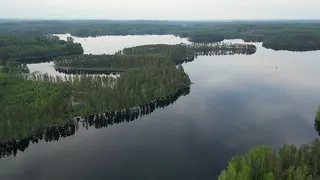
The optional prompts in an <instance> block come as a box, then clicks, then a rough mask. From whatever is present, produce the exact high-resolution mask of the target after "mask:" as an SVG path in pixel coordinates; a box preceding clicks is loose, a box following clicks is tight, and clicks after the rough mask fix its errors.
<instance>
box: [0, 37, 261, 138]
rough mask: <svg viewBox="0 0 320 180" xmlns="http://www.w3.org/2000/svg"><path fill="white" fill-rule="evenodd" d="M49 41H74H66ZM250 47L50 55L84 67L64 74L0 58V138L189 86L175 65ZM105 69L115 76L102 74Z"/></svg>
mask: <svg viewBox="0 0 320 180" xmlns="http://www.w3.org/2000/svg"><path fill="white" fill-rule="evenodd" d="M48 37H50V41H49V42H51V39H55V37H54V36H45V37H44V41H45V40H47V38H48ZM54 41H55V42H56V41H58V42H59V41H60V42H61V44H64V45H65V44H67V43H70V44H71V45H73V44H74V43H73V41H72V40H71V39H69V40H68V41H69V42H68V41H67V42H63V41H61V40H58V39H55V40H54ZM35 42H36V41H35ZM39 43H40V42H39ZM12 44H13V43H12ZM45 44H47V43H45ZM40 45H41V44H40ZM40 45H39V46H40ZM42 45H43V44H42ZM80 47H81V45H80ZM79 49H80V48H79ZM81 49H82V47H81ZM255 51H256V47H255V46H253V45H245V44H219V43H218V44H178V45H159V44H155V45H145V46H137V47H132V48H125V49H123V50H121V51H119V52H117V53H115V54H112V55H90V54H89V55H83V54H81V55H69V56H59V57H56V58H55V59H54V65H55V67H56V68H57V69H60V70H61V71H63V70H64V71H69V70H70V69H65V68H71V69H77V68H84V69H86V70H87V71H86V72H84V71H85V70H83V69H82V71H77V70H75V71H71V73H68V74H69V75H68V76H65V77H60V76H55V77H54V76H50V75H48V74H35V73H31V74H29V72H28V68H27V66H26V65H25V63H29V62H30V59H19V60H17V61H15V60H12V59H11V60H5V61H2V65H1V66H0V68H1V71H2V72H3V73H2V74H0V88H1V89H0V90H1V92H0V105H1V107H2V108H1V109H0V113H1V117H0V127H2V129H3V130H2V131H1V133H0V140H5V141H8V140H12V139H21V138H25V137H29V136H30V135H32V134H33V133H34V132H35V131H36V129H38V128H42V127H48V126H49V127H53V126H54V127H56V126H61V125H64V124H66V123H67V122H69V121H70V120H71V119H72V118H73V117H78V116H83V117H87V116H89V115H92V114H96V113H100V112H113V111H120V110H126V109H128V108H129V109H130V108H136V107H139V106H140V105H144V104H147V103H149V102H153V101H155V100H157V99H159V98H160V99H161V98H164V97H167V96H171V95H173V94H175V93H177V92H179V91H180V90H181V89H185V88H188V87H190V84H191V81H190V79H189V76H188V75H187V74H186V73H185V72H184V69H183V67H182V65H181V64H182V63H184V62H189V61H193V60H194V59H195V57H196V56H198V55H216V54H219V53H222V54H224V53H225V54H230V55H232V54H236V53H238V54H252V53H254V52H255ZM101 69H103V70H102V71H101ZM110 71H113V72H117V73H118V74H119V76H107V75H105V74H109V73H108V72H110ZM94 72H96V73H94ZM99 73H100V74H99ZM86 74H98V75H95V76H91V75H86ZM16 112H19V113H16ZM13 127H14V128H13Z"/></svg>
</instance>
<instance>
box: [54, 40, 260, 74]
mask: <svg viewBox="0 0 320 180" xmlns="http://www.w3.org/2000/svg"><path fill="white" fill-rule="evenodd" d="M255 52H256V47H255V46H254V45H247V44H188V45H187V44H178V45H165V44H154V45H144V46H137V47H132V48H125V49H123V50H121V51H119V52H117V53H115V54H114V55H105V54H104V55H91V54H89V55H73V56H63V57H58V58H56V59H55V60H54V64H55V68H56V69H57V71H60V72H65V73H66V74H69V72H70V73H72V74H74V73H77V72H83V73H91V74H94V73H95V72H96V73H103V72H105V73H107V72H109V73H117V72H123V71H124V70H126V69H129V68H135V67H140V66H161V65H163V64H170V63H172V62H174V63H175V64H176V65H178V64H181V63H184V62H189V61H193V60H194V59H195V57H197V56H198V55H233V54H253V53H255Z"/></svg>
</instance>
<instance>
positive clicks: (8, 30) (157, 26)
mask: <svg viewBox="0 0 320 180" xmlns="http://www.w3.org/2000/svg"><path fill="white" fill-rule="evenodd" d="M65 33H70V34H71V35H73V36H78V37H89V36H104V35H116V36H119V35H121V36H123V35H146V34H149V35H151V34H156V35H164V34H173V35H176V36H180V37H185V38H188V39H189V41H191V42H198V43H212V42H220V41H222V40H224V39H243V40H245V41H246V42H262V43H263V46H264V47H266V48H270V49H274V50H289V51H311V50H319V49H320V46H319V39H320V24H319V23H318V22H309V21H306V22H304V21H301V22H300V21H298V22H297V21H270V22H268V21H266V22H241V21H231V22H210V21H208V22H206V21H204V22H195V21H190V22H189V21H111V20H109V21H108V20H66V21H15V22H2V23H1V25H0V36H7V35H17V34H19V35H20V34H28V35H39V34H65Z"/></svg>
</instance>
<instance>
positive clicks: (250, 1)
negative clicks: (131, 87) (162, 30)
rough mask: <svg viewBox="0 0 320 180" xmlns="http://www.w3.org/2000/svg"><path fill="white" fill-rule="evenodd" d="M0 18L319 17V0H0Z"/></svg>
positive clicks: (175, 18)
mask: <svg viewBox="0 0 320 180" xmlns="http://www.w3.org/2000/svg"><path fill="white" fill-rule="evenodd" d="M0 4H1V5H0V18H27V19H120V20H131V19H147V20H235V19H239V20H240V19H251V20H253V19H254V20H257V19H320V10H319V9H320V0H0Z"/></svg>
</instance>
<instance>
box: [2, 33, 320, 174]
mask: <svg viewBox="0 0 320 180" xmlns="http://www.w3.org/2000/svg"><path fill="white" fill-rule="evenodd" d="M60 36H61V37H63V36H64V37H66V35H60ZM74 39H75V41H76V42H81V43H82V45H83V47H84V51H85V53H92V54H102V53H108V54H110V53H114V52H116V51H118V50H121V49H123V48H124V47H132V46H136V45H143V44H159V43H161V44H163V43H165V44H178V43H181V42H187V41H186V40H185V39H180V38H177V37H173V36H120V37H115V36H106V37H97V38H74ZM232 42H242V41H241V40H232ZM254 44H255V45H256V46H257V52H256V53H255V54H253V55H248V56H246V55H234V56H199V57H198V58H197V59H196V60H195V61H193V62H189V63H186V64H184V65H183V66H184V69H185V71H186V73H188V74H189V76H190V79H191V81H192V82H193V83H194V84H193V85H192V86H191V91H190V93H189V94H188V95H186V96H181V97H180V98H179V99H178V100H177V101H176V102H174V103H173V104H172V105H169V106H167V107H165V108H163V109H162V108H160V109H156V110H155V111H154V112H153V113H151V114H150V115H147V116H143V117H141V118H138V119H136V120H135V121H132V122H129V123H121V124H115V125H113V126H108V127H107V128H102V129H95V128H93V127H91V128H88V130H87V129H86V128H82V127H81V126H80V127H79V129H78V131H76V133H75V135H73V136H70V137H67V138H60V139H59V141H55V142H46V141H44V140H42V141H40V142H39V143H37V144H30V145H29V147H28V148H27V149H26V150H25V151H24V152H18V154H17V156H16V157H13V156H10V157H5V158H2V159H0V179H6V180H18V179H32V180H42V179H46V180H51V179H52V180H56V179H77V180H82V179H83V180H84V179H98V180H100V179H101V180H102V179H111V180H126V179H139V180H144V179H145V180H163V179H166V180H176V179H184V180H194V179H201V180H212V179H216V177H217V176H218V175H219V173H220V171H221V170H222V169H223V168H226V167H227V163H228V160H229V159H230V158H231V157H232V156H234V155H236V154H243V153H245V152H246V151H247V150H248V149H249V148H250V147H252V146H256V145H270V146H272V147H273V148H275V149H277V148H279V147H280V146H281V145H282V144H284V143H286V144H296V145H301V144H304V143H310V142H311V141H313V140H314V139H316V138H317V137H318V135H317V132H316V131H315V130H314V127H313V126H314V125H313V124H314V122H313V120H314V116H315V112H316V109H317V107H318V105H320V96H319V92H320V84H319V80H318V78H319V77H320V60H319V57H320V51H313V52H288V51H273V50H268V49H265V48H263V47H262V45H261V43H254ZM51 65H52V64H51ZM29 67H30V69H31V71H37V70H39V71H42V72H49V73H50V71H52V73H54V69H53V68H52V67H50V63H47V64H45V63H44V64H43V63H42V64H34V65H29ZM46 68H48V69H46ZM50 68H51V70H49V69H50Z"/></svg>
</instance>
